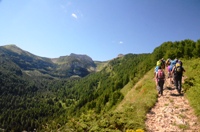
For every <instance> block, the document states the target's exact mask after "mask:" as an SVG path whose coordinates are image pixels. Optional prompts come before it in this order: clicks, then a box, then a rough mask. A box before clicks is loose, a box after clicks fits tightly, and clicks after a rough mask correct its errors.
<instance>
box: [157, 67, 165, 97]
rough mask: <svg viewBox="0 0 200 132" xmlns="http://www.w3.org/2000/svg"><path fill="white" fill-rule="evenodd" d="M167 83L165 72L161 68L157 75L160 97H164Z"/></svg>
mask: <svg viewBox="0 0 200 132" xmlns="http://www.w3.org/2000/svg"><path fill="white" fill-rule="evenodd" d="M164 82H165V72H164V71H163V69H162V68H161V66H159V67H158V72H157V73H156V84H157V90H158V95H161V96H162V95H163V86H164Z"/></svg>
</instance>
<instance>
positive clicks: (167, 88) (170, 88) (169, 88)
mask: <svg viewBox="0 0 200 132" xmlns="http://www.w3.org/2000/svg"><path fill="white" fill-rule="evenodd" d="M165 89H166V90H174V89H175V88H172V87H166V88H165Z"/></svg>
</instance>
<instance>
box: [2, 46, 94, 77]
mask: <svg viewBox="0 0 200 132" xmlns="http://www.w3.org/2000/svg"><path fill="white" fill-rule="evenodd" d="M0 54H1V55H2V56H4V57H6V58H9V59H10V60H12V61H13V62H14V63H15V64H16V65H18V66H19V67H20V68H21V69H22V70H24V71H34V70H38V71H39V72H40V73H42V74H43V75H44V76H45V74H49V75H51V76H52V78H54V77H62V78H63V77H71V76H74V75H78V76H80V77H83V76H86V75H88V74H89V73H91V72H95V71H96V64H95V63H94V61H93V60H92V58H91V57H89V56H87V55H78V54H74V53H72V54H70V55H69V56H60V57H59V58H53V59H52V58H47V57H40V56H37V55H34V54H32V53H30V52H28V51H24V50H22V49H21V48H19V47H17V46H16V45H13V44H12V45H5V46H1V47H0ZM54 73H56V74H54Z"/></svg>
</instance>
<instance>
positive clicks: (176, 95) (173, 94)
mask: <svg viewBox="0 0 200 132" xmlns="http://www.w3.org/2000/svg"><path fill="white" fill-rule="evenodd" d="M170 95H171V96H174V97H178V96H184V94H183V93H181V94H175V93H172V94H170Z"/></svg>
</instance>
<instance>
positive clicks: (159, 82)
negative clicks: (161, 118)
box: [157, 80, 161, 94]
mask: <svg viewBox="0 0 200 132" xmlns="http://www.w3.org/2000/svg"><path fill="white" fill-rule="evenodd" d="M157 89H158V94H161V92H160V89H161V81H160V80H159V81H158V87H157Z"/></svg>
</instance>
